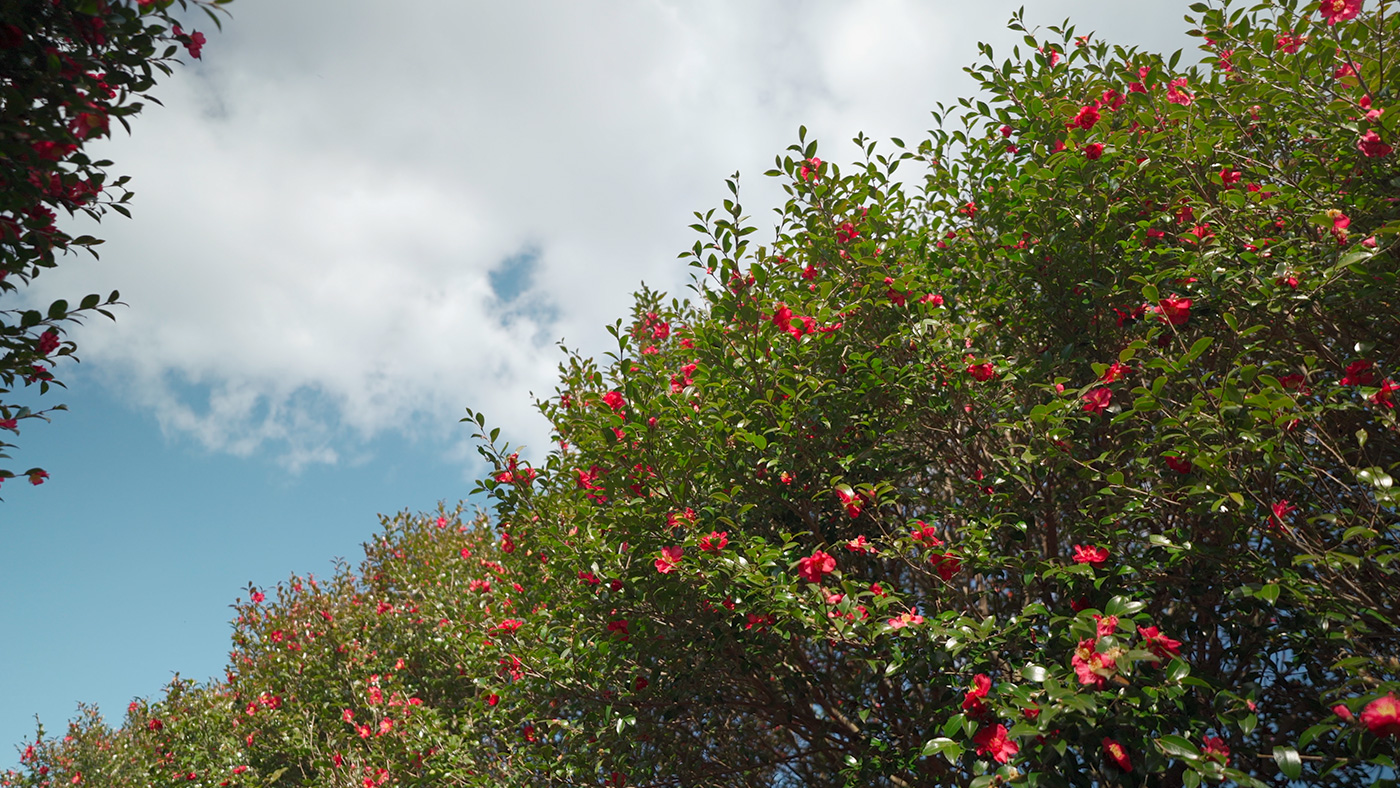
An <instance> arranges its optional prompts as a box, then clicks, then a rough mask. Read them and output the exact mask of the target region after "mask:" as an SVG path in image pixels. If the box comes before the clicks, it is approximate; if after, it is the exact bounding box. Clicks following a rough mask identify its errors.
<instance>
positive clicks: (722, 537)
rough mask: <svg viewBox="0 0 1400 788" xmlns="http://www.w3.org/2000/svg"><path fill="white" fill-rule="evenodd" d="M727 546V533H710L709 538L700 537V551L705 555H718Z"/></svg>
mask: <svg viewBox="0 0 1400 788" xmlns="http://www.w3.org/2000/svg"><path fill="white" fill-rule="evenodd" d="M728 544H729V532H728V531H711V532H710V535H709V536H702V537H700V549H701V550H702V551H704V552H706V553H718V552H719V551H720V550H723V549H724V548H725V546H726V545H728Z"/></svg>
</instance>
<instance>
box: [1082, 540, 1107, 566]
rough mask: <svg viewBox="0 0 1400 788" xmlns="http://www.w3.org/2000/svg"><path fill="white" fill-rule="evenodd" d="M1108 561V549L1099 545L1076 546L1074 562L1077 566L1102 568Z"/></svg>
mask: <svg viewBox="0 0 1400 788" xmlns="http://www.w3.org/2000/svg"><path fill="white" fill-rule="evenodd" d="M1106 561H1108V548H1106V547H1099V546H1098V545H1082V544H1077V545H1075V546H1074V562H1075V563H1076V564H1088V565H1090V566H1092V567H1100V566H1103V565H1104V562H1106Z"/></svg>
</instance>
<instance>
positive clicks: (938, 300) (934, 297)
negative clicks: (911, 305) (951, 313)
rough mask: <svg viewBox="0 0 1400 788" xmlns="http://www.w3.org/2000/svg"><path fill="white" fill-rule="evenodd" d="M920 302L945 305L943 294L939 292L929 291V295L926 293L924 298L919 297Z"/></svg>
mask: <svg viewBox="0 0 1400 788" xmlns="http://www.w3.org/2000/svg"><path fill="white" fill-rule="evenodd" d="M919 303H921V304H933V305H934V306H943V296H941V295H938V294H937V293H929V294H928V295H925V296H924V297H923V298H920V299H919Z"/></svg>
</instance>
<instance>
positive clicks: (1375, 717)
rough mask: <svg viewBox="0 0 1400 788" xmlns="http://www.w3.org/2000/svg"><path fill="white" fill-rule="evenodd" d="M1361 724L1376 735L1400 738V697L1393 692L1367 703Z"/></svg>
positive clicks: (1362, 711) (1362, 713)
mask: <svg viewBox="0 0 1400 788" xmlns="http://www.w3.org/2000/svg"><path fill="white" fill-rule="evenodd" d="M1361 724H1362V725H1365V726H1366V729H1367V730H1369V731H1370V732H1371V733H1372V734H1374V735H1376V736H1390V737H1393V738H1400V698H1396V697H1395V693H1393V692H1391V693H1387V694H1385V695H1382V696H1381V697H1379V698H1376V699H1375V700H1373V701H1371V702H1370V703H1368V704H1366V707H1365V708H1363V709H1362V710H1361Z"/></svg>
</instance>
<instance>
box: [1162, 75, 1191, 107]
mask: <svg viewBox="0 0 1400 788" xmlns="http://www.w3.org/2000/svg"><path fill="white" fill-rule="evenodd" d="M1185 87H1186V77H1181V78H1179V79H1173V80H1172V81H1171V84H1170V85H1168V86H1167V101H1170V102H1171V103H1173V104H1180V105H1181V106H1183V107H1189V106H1191V102H1192V100H1194V99H1195V98H1196V97H1195V95H1194V94H1192V93H1190V92H1189V91H1186V90H1183V89H1182V88H1185Z"/></svg>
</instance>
